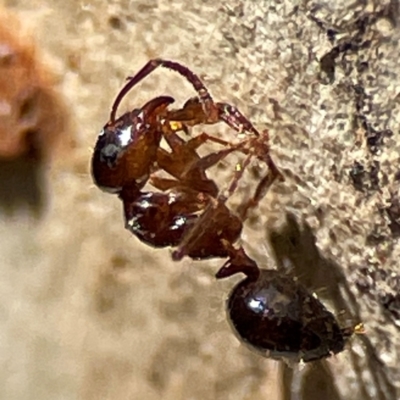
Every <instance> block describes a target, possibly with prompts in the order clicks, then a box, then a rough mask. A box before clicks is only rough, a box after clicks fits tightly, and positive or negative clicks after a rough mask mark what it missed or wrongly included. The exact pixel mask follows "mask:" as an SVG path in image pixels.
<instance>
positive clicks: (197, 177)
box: [153, 129, 237, 197]
mask: <svg viewBox="0 0 400 400" xmlns="http://www.w3.org/2000/svg"><path fill="white" fill-rule="evenodd" d="M163 135H164V138H165V140H166V142H167V143H168V145H169V146H170V148H171V150H172V152H168V151H166V150H164V149H162V148H160V149H158V152H157V163H158V166H159V168H161V169H162V170H164V171H165V172H167V173H169V174H170V175H172V176H173V177H174V178H176V179H177V180H178V181H179V186H183V187H188V188H191V189H192V190H195V191H198V192H203V193H207V194H209V195H210V196H212V197H216V196H217V195H218V191H219V190H218V187H217V185H216V184H215V182H214V181H213V180H210V179H209V178H208V177H207V175H206V170H207V169H208V168H210V167H212V166H214V165H215V164H217V163H218V162H220V161H221V160H223V159H224V158H225V157H226V156H227V155H228V154H230V153H231V152H233V151H235V150H236V147H237V146H233V145H230V144H229V143H228V142H225V141H222V140H220V139H217V138H214V137H212V136H210V135H208V134H206V133H202V134H200V135H198V136H196V137H194V138H192V139H190V140H188V141H184V140H183V139H182V138H180V137H179V136H178V135H177V133H176V132H175V131H173V130H172V129H171V130H168V131H166V130H165V129H164V134H163ZM208 141H212V142H217V143H220V144H223V145H225V146H227V145H229V147H228V148H226V149H223V150H220V151H217V152H214V153H211V154H208V155H206V156H204V157H200V156H199V155H198V154H197V152H196V150H197V148H198V147H200V146H201V145H202V144H203V143H206V142H208ZM156 179H157V178H156ZM153 182H154V183H156V180H155V179H153ZM165 182H166V181H165V180H163V182H162V184H164V183H165ZM172 182H173V181H172V180H170V182H168V183H167V184H168V185H170V184H171V183H172ZM155 186H157V183H156V185H155ZM157 187H158V188H160V186H157Z"/></svg>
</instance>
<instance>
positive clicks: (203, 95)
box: [110, 58, 218, 121]
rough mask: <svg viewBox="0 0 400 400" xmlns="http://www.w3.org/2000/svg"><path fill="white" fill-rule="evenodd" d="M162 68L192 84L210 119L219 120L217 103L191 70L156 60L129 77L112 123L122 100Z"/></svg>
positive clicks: (115, 104)
mask: <svg viewBox="0 0 400 400" xmlns="http://www.w3.org/2000/svg"><path fill="white" fill-rule="evenodd" d="M160 66H161V67H164V68H167V69H170V70H172V71H175V72H178V73H179V74H181V75H182V76H183V77H184V78H186V79H187V80H188V82H190V83H191V84H192V86H193V87H194V89H195V90H196V92H197V93H198V94H199V97H200V100H201V102H202V103H203V104H204V108H205V111H206V114H207V115H208V116H209V118H211V119H213V120H218V115H217V113H218V110H217V109H216V107H215V103H214V101H213V99H212V97H211V95H210V94H209V92H208V90H207V89H206V87H205V86H204V84H203V82H202V81H201V79H200V78H199V77H198V76H197V75H196V74H195V73H194V72H192V71H191V70H190V69H189V68H187V67H185V66H184V65H182V64H179V63H177V62H174V61H169V60H163V59H160V58H156V59H153V60H150V61H149V62H147V64H146V65H145V66H144V67H143V68H142V69H141V70H140V71H139V72H138V73H136V75H134V76H133V77H128V82H127V84H126V85H125V86H124V87H123V88H122V90H121V91H120V92H119V94H118V96H117V97H116V99H115V101H114V104H113V106H112V108H111V115H110V120H111V121H115V115H116V112H117V109H118V106H119V104H120V103H121V101H122V99H123V98H124V97H125V96H126V94H127V93H128V92H129V91H130V90H131V89H132V88H133V87H134V86H136V85H137V84H138V83H139V82H140V81H141V80H143V79H144V78H146V77H147V76H148V75H150V74H151V73H152V72H153V71H154V70H155V69H157V68H158V67H160Z"/></svg>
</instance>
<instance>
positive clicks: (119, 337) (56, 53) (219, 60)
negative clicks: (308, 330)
mask: <svg viewBox="0 0 400 400" xmlns="http://www.w3.org/2000/svg"><path fill="white" fill-rule="evenodd" d="M0 4H1V5H4V6H6V7H8V8H10V9H11V10H12V11H15V12H16V13H17V15H18V16H19V18H20V19H21V21H22V22H23V25H24V28H26V29H29V30H31V32H32V33H33V35H34V36H35V38H36V40H37V43H38V44H39V46H40V48H41V50H42V51H43V52H44V54H45V57H46V60H47V62H48V63H49V65H50V66H51V68H53V69H54V71H55V72H56V74H57V76H58V78H59V83H58V86H59V90H60V91H61V92H62V94H63V96H64V97H65V99H66V102H67V104H68V109H69V112H70V114H71V116H72V126H73V128H72V131H73V134H74V135H75V146H74V147H73V148H72V149H70V150H69V151H68V152H67V154H66V155H64V156H63V157H60V158H59V159H58V160H55V161H54V162H53V163H52V164H51V165H50V166H48V167H47V168H46V171H45V177H46V182H47V185H46V187H42V186H41V187H40V190H41V191H42V192H43V196H44V198H45V200H44V204H45V205H44V206H43V209H42V211H41V212H40V213H39V214H40V216H39V217H36V218H33V217H32V216H31V213H30V212H28V211H27V210H26V208H24V206H23V205H22V206H21V207H19V208H17V209H14V210H13V211H12V212H11V211H10V210H9V209H8V208H4V210H3V211H2V216H1V220H2V222H1V224H0V260H1V279H0V298H1V307H0V312H1V318H0V324H1V328H0V332H1V333H0V382H1V384H0V398H1V399H7V400H22V399H68V400H69V399H85V400H90V399H96V400H98V399H107V400H108V399H110V400H111V399H146V400H147V399H149V400H151V399H160V398H162V399H164V400H169V399H171V400H172V399H173V400H178V399H185V400H188V399H201V400H207V399H231V400H233V399H235V400H236V399H252V400H257V399H266V398H269V399H289V398H290V393H289V392H290V388H291V387H292V389H293V388H294V389H293V391H294V392H296V393H295V395H297V398H298V399H307V400H308V399H327V400H339V399H340V400H344V399H351V400H358V399H360V400H361V399H363V400H365V399H379V400H383V399H385V400H386V399H388V400H392V399H397V398H399V397H400V382H399V379H400V373H399V363H400V338H399V327H400V311H399V310H400V275H399V266H398V259H399V253H400V246H399V243H398V238H399V235H400V200H399V179H400V175H399V169H398V164H399V163H398V161H399V150H400V145H399V143H400V141H399V123H400V117H399V108H400V107H399V91H400V89H399V88H400V85H399V84H398V82H399V71H400V70H399V66H398V60H399V49H400V45H399V38H400V30H399V29H400V28H399V5H398V2H397V1H395V0H392V1H362V0H359V1H348V0H347V1H339V0H338V1H336V2H333V1H322V0H320V1H290V0H281V1H277V0H276V1H267V0H257V1H256V0H226V1H224V2H216V1H209V0H204V1H200V0H195V1H192V2H188V1H184V0H132V1H128V0H114V1H100V0H89V1H78V0H73V1H72V0H71V1H61V0H20V1H13V0H2V1H0ZM154 57H164V58H168V59H173V60H179V61H181V62H183V63H184V64H186V65H188V66H190V67H191V68H192V69H193V70H194V71H196V72H197V73H199V74H200V75H201V76H202V77H203V78H204V81H205V82H206V83H207V86H208V87H209V89H210V91H211V92H212V94H213V96H214V97H215V98H216V99H218V100H224V101H228V102H230V103H233V104H235V105H237V106H239V108H240V109H241V110H242V111H243V112H244V113H245V114H246V115H248V116H249V117H250V118H251V120H252V121H253V122H254V123H255V124H256V126H257V127H259V128H260V129H265V128H268V129H269V130H270V135H271V147H272V154H273V157H274V158H275V160H276V162H277V164H278V165H279V167H280V168H281V169H282V171H283V173H284V175H285V177H286V180H285V182H282V183H277V184H276V185H275V186H274V187H273V189H272V191H271V192H270V193H269V194H268V196H267V197H266V198H265V199H264V200H263V202H262V204H261V205H260V207H259V209H257V210H255V211H254V212H253V214H252V216H251V218H250V219H249V221H248V224H247V226H246V229H245V232H244V235H243V245H244V246H245V247H246V249H247V250H248V251H249V253H250V254H251V255H252V256H253V257H254V258H255V259H256V260H257V262H258V263H259V265H260V266H265V267H268V268H274V267H280V268H284V267H286V266H288V265H289V266H292V267H293V268H294V270H295V271H296V274H297V276H298V277H299V279H300V280H301V281H303V282H304V283H305V284H306V285H307V286H308V287H309V288H310V289H311V290H315V291H316V292H317V293H318V295H319V296H320V298H321V299H322V300H323V301H324V303H325V304H326V305H327V306H328V307H329V308H330V309H331V310H333V311H334V312H335V313H336V314H337V315H338V317H339V319H340V320H341V321H343V323H347V324H349V323H358V322H360V321H362V322H363V323H364V324H365V326H366V334H365V335H363V336H357V337H355V338H353V339H352V340H351V342H350V344H349V346H348V349H347V350H346V351H345V352H343V353H341V354H339V355H337V356H335V357H333V358H331V359H329V360H327V361H323V362H320V363H315V364H313V365H310V366H306V367H303V368H301V371H300V376H297V375H298V373H297V372H296V371H294V375H295V377H293V376H292V375H293V371H292V370H291V369H289V368H287V367H286V366H284V365H281V364H280V363H278V362H275V361H271V360H265V359H262V358H260V357H258V356H257V355H254V354H252V353H251V352H249V351H248V350H247V349H245V348H244V347H243V346H241V345H240V344H239V343H238V341H237V340H236V338H235V337H234V336H233V334H232V333H231V331H230V329H229V326H228V324H227V322H226V319H225V314H224V307H223V301H224V299H225V297H226V296H227V293H228V292H229V290H230V288H231V287H232V286H233V284H234V281H236V280H235V279H232V280H230V281H223V282H222V281H221V282H216V281H215V279H214V278H213V274H214V273H215V272H216V270H217V268H218V266H219V265H220V264H221V261H218V260H216V261H209V262H193V261H190V260H184V261H182V262H180V263H173V262H172V261H170V251H169V250H168V249H166V250H154V249H151V248H148V247H146V246H144V245H142V244H140V243H139V242H138V240H136V239H135V238H134V237H132V236H131V235H130V234H129V233H128V232H127V231H125V230H124V228H123V223H122V215H121V207H120V204H119V202H118V200H117V199H116V198H113V197H112V196H110V195H107V194H104V193H102V192H100V191H99V190H98V189H97V188H95V187H94V185H93V183H92V181H91V177H90V174H89V167H88V165H89V159H90V156H91V151H92V149H93V146H94V143H95V139H96V136H97V132H98V131H99V130H100V128H101V127H102V125H103V124H104V123H105V122H106V121H107V119H108V113H109V107H110V105H111V102H112V100H113V98H114V96H115V94H116V93H117V91H118V89H119V88H120V87H121V85H122V82H123V81H124V78H125V77H126V76H127V75H129V74H132V73H134V72H135V71H137V70H138V69H139V68H140V67H141V66H142V65H143V64H144V63H145V62H146V61H147V60H148V59H150V58H154ZM160 94H171V95H173V96H174V97H175V98H176V100H177V102H179V101H184V100H185V99H187V98H188V97H190V96H192V95H193V93H192V91H191V88H190V87H189V86H188V85H187V84H186V83H185V82H183V81H182V78H181V77H180V76H177V75H176V74H173V73H171V72H168V71H158V72H157V73H155V74H154V75H152V76H151V77H149V78H148V79H147V80H146V81H145V82H143V84H142V85H141V87H140V90H136V92H135V93H134V94H133V93H132V94H131V95H130V97H129V100H127V102H126V104H125V107H126V108H128V107H129V108H133V107H136V106H140V105H141V104H143V103H144V102H145V101H146V100H148V99H149V98H151V97H154V96H156V95H160ZM214 129H219V128H218V127H217V128H214ZM221 129H223V128H221ZM219 171H220V176H224V174H225V173H227V172H229V165H225V166H222V167H221V168H220V170H219ZM255 171H256V172H257V168H256V167H255ZM249 175H250V174H249ZM1 176H2V180H3V183H2V186H3V189H2V190H6V189H4V188H6V187H7V185H8V187H10V185H11V186H12V185H14V184H16V182H17V180H16V178H15V176H14V175H7V174H5V173H4V172H2V174H1ZM253 178H254V177H253ZM21 179H22V178H21ZM253 187H254V179H252V176H247V178H246V180H244V181H243V183H242V186H241V188H240V190H241V191H242V193H246V192H247V190H248V189H249V188H253ZM297 384H298V388H297V390H295V389H296V385H297ZM292 398H294V397H292Z"/></svg>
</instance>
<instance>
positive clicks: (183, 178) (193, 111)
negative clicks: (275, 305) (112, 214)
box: [92, 59, 281, 259]
mask: <svg viewBox="0 0 400 400" xmlns="http://www.w3.org/2000/svg"><path fill="white" fill-rule="evenodd" d="M160 66H161V67H164V68H167V69H170V70H173V71H176V72H178V73H179V74H181V75H182V76H183V77H185V78H186V79H187V80H188V82H189V83H191V85H192V86H193V87H194V89H195V90H196V92H197V97H194V98H191V99H189V100H188V101H187V102H186V103H185V104H184V105H183V107H182V108H181V109H175V110H170V109H169V108H168V107H169V106H170V105H171V104H172V103H173V102H174V99H173V98H172V97H169V96H160V97H156V98H154V99H152V100H150V101H149V102H147V103H146V104H145V105H144V106H143V107H142V108H140V109H134V110H133V111H130V112H127V113H125V114H123V115H122V116H121V117H119V118H116V115H117V110H118V107H119V105H120V103H121V101H122V100H123V98H124V97H125V96H126V95H127V93H128V92H129V91H130V90H131V89H132V88H133V87H134V86H136V85H137V84H138V83H139V82H140V81H141V80H142V79H144V78H145V77H146V76H148V75H149V74H150V73H151V72H153V71H154V70H155V69H156V68H158V67H160ZM218 122H224V123H226V124H227V125H228V126H229V127H230V128H232V129H233V130H235V131H236V132H239V133H248V134H250V135H251V137H250V138H247V139H246V140H243V141H242V142H239V143H236V144H232V143H229V142H227V141H224V140H222V139H219V138H216V137H213V136H210V135H208V134H206V133H202V134H200V135H198V136H196V137H192V138H190V139H189V140H187V141H184V140H183V139H182V138H181V137H180V136H179V135H178V134H177V132H178V131H183V132H185V133H187V134H188V133H189V128H191V127H194V126H197V125H201V124H216V123H218ZM162 138H164V139H165V141H166V143H167V144H168V146H169V147H170V149H171V152H168V151H166V150H165V149H163V148H162V147H161V146H160V143H161V139H162ZM206 142H215V143H218V144H220V145H222V146H224V148H223V149H222V150H220V151H217V152H214V153H211V154H208V155H206V156H204V157H200V156H199V155H198V154H197V152H196V150H197V149H198V148H199V147H200V146H201V145H202V144H203V143H206ZM233 151H240V152H242V153H244V154H246V155H247V158H246V159H245V160H244V161H243V163H242V165H241V166H240V168H237V169H236V172H235V175H234V177H233V180H232V182H231V184H230V185H229V187H228V188H227V190H226V191H225V192H220V191H219V188H218V187H217V185H216V184H215V182H214V181H213V180H211V179H209V178H208V177H207V175H206V170H207V169H208V168H210V167H212V166H213V165H215V164H216V163H218V162H219V161H221V160H223V159H224V158H225V157H226V156H227V155H228V154H230V153H232V152H233ZM252 157H256V158H258V159H260V160H262V161H263V162H265V163H266V164H267V166H268V168H269V171H268V174H267V175H266V176H265V177H264V178H263V179H261V181H260V182H259V184H258V186H257V188H256V191H255V193H254V196H253V197H252V198H251V199H250V200H248V201H246V202H245V203H244V204H242V206H241V207H240V215H236V214H234V213H232V212H231V211H230V210H229V209H228V207H227V206H226V204H225V203H226V200H227V199H228V198H229V196H230V195H231V194H232V193H233V192H234V191H235V189H236V187H237V183H238V181H239V179H240V178H241V176H242V174H243V171H244V169H245V168H246V166H247V164H248V163H249V162H250V160H251V158H252ZM160 170H161V171H165V172H167V173H168V174H169V175H170V176H172V178H173V179H167V178H162V177H159V176H157V175H156V174H155V173H156V172H157V171H160ZM92 175H93V179H94V181H95V183H96V184H97V186H99V187H100V188H101V189H103V190H105V191H108V192H111V193H117V194H118V195H119V197H120V199H121V200H122V202H123V206H124V214H125V225H126V228H127V229H129V230H130V231H131V232H132V233H134V234H135V235H136V236H137V237H138V238H139V239H140V240H142V241H143V242H145V243H147V244H149V245H152V246H154V247H165V246H172V247H178V249H177V250H176V251H175V252H174V253H173V257H174V259H181V258H182V257H184V256H185V255H188V256H189V257H191V258H195V259H203V258H210V257H226V256H227V251H226V248H225V246H224V245H223V244H222V241H227V242H229V243H234V242H235V241H236V240H237V239H238V238H239V236H240V233H241V229H242V222H243V220H244V219H245V218H246V214H247V210H248V209H249V208H252V207H255V206H256V205H257V204H258V202H259V201H260V199H261V198H262V197H263V196H264V195H265V193H266V191H267V190H268V188H269V187H270V185H271V184H272V182H273V181H274V180H275V179H276V178H278V177H281V175H280V172H279V170H278V168H277V167H276V165H275V163H274V162H273V160H272V159H271V157H270V154H269V146H268V134H267V132H263V133H262V134H260V133H259V132H258V131H257V130H256V129H255V128H254V126H253V124H252V123H251V122H250V121H249V120H248V119H247V118H246V117H244V115H243V114H242V113H241V112H240V111H239V110H238V109H237V108H236V107H234V106H232V105H230V104H227V103H219V102H215V101H214V100H213V99H212V97H211V95H210V94H209V92H208V90H207V89H206V87H205V86H204V84H203V83H202V82H201V80H200V78H199V77H198V76H197V75H196V74H194V73H193V72H192V71H190V70H189V69H188V68H187V67H185V66H184V65H182V64H179V63H176V62H173V61H168V60H162V59H154V60H151V61H149V62H148V63H147V64H146V65H145V66H144V67H143V68H142V69H141V70H140V71H139V72H138V73H137V74H136V75H135V76H133V77H129V78H128V82H127V83H126V85H125V86H124V87H123V88H122V90H121V91H120V92H119V94H118V95H117V97H116V99H115V101H114V103H113V105H112V108H111V113H110V120H109V122H108V123H107V124H106V125H105V126H104V128H103V130H102V131H101V133H100V135H99V137H98V140H97V143H96V146H95V149H94V154H93V158H92ZM147 182H149V183H150V184H151V185H152V186H153V187H154V188H156V189H159V190H161V192H154V191H142V189H143V188H144V186H145V185H146V183H147ZM201 212H203V213H202V214H200V213H201Z"/></svg>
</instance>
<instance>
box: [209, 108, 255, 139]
mask: <svg viewBox="0 0 400 400" xmlns="http://www.w3.org/2000/svg"><path fill="white" fill-rule="evenodd" d="M216 106H217V108H218V111H219V119H220V121H224V122H225V123H226V124H227V125H228V126H229V127H231V128H232V129H233V130H235V131H237V132H239V133H243V132H246V131H247V132H251V133H252V134H254V135H255V136H260V133H259V132H258V130H257V129H256V128H255V127H254V125H253V124H252V123H251V122H250V120H249V119H248V118H247V117H245V116H244V115H243V114H242V113H241V112H240V111H239V109H238V108H236V107H235V106H232V105H230V104H228V103H216Z"/></svg>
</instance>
